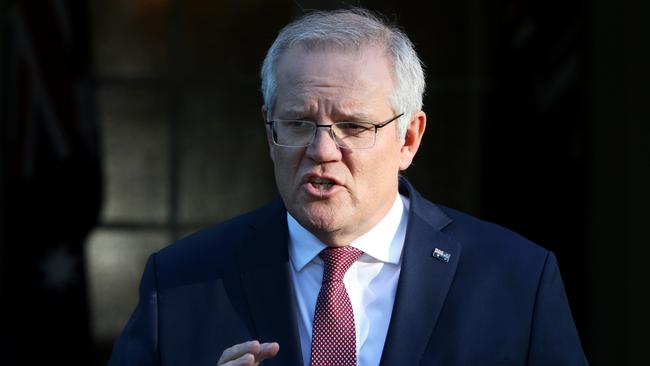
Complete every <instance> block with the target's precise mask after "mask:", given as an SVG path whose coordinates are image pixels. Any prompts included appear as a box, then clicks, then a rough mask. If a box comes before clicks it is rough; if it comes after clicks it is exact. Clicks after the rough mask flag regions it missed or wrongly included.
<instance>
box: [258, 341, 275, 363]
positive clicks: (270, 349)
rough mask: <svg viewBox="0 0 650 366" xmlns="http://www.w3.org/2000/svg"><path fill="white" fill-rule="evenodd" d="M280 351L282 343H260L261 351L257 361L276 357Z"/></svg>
mask: <svg viewBox="0 0 650 366" xmlns="http://www.w3.org/2000/svg"><path fill="white" fill-rule="evenodd" d="M279 351H280V345H279V344H278V343H277V342H270V343H262V344H261V345H260V353H259V354H258V357H257V362H262V361H264V360H266V359H269V358H273V357H275V356H276V355H277V354H278V352H279Z"/></svg>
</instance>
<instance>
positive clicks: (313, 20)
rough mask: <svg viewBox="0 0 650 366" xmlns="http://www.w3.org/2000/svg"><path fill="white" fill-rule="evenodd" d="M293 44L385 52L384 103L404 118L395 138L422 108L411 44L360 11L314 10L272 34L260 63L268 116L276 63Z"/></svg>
mask: <svg viewBox="0 0 650 366" xmlns="http://www.w3.org/2000/svg"><path fill="white" fill-rule="evenodd" d="M295 45H301V46H303V47H306V48H307V49H313V48H316V47H333V48H338V49H343V50H359V49H361V48H362V47H365V46H369V45H378V46H381V47H385V49H386V53H387V56H388V57H389V59H390V60H391V61H392V64H393V83H394V88H393V90H392V92H391V95H390V104H391V107H392V108H393V111H394V112H395V113H404V116H402V117H400V118H399V120H398V121H397V124H398V131H399V136H400V137H401V138H404V136H405V134H406V128H407V125H408V122H409V121H410V120H411V117H412V115H413V114H414V113H416V112H418V111H420V110H421V109H422V96H423V94H424V87H425V82H424V71H423V68H422V62H421V61H420V59H419V58H418V55H417V53H416V52H415V49H414V47H413V43H411V41H410V40H409V38H408V37H407V36H406V34H404V32H402V31H401V30H400V29H399V28H397V26H395V25H393V24H390V23H388V22H387V21H385V20H383V19H381V18H379V17H378V16H377V15H375V14H374V13H372V12H370V11H369V10H366V9H360V8H354V9H350V10H334V11H315V12H311V13H309V14H307V15H305V16H303V17H301V18H299V19H297V20H295V21H293V22H292V23H290V24H288V25H287V26H286V27H284V28H283V29H282V30H281V31H280V33H279V34H278V37H277V38H276V39H275V42H273V45H272V46H271V48H269V51H268V52H267V54H266V57H265V58H264V63H263V64H262V70H261V77H262V95H263V97H264V105H265V106H266V108H267V110H268V111H269V113H270V112H271V109H272V108H273V107H274V105H275V101H276V97H277V95H276V93H277V80H276V77H277V76H276V75H275V68H276V64H277V62H278V60H279V59H280V57H281V56H282V53H283V52H284V51H285V50H287V49H289V48H291V47H292V46H295Z"/></svg>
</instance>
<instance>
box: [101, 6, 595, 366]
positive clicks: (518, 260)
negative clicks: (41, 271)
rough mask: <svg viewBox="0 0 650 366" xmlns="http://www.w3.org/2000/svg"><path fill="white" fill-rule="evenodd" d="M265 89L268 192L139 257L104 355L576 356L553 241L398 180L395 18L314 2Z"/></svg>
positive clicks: (403, 122)
mask: <svg viewBox="0 0 650 366" xmlns="http://www.w3.org/2000/svg"><path fill="white" fill-rule="evenodd" d="M262 91H263V94H264V107H263V110H262V112H263V115H264V118H265V120H266V124H267V131H268V143H269V150H270V155H271V159H272V161H273V164H274V168H275V178H276V184H277V186H278V190H279V192H280V196H281V201H276V202H274V203H272V204H271V205H269V206H267V207H264V208H262V209H259V210H257V211H253V212H251V213H248V214H246V215H243V216H241V217H238V218H234V219H232V220H230V221H227V222H225V223H223V224H221V225H218V226H216V227H213V228H210V229H207V230H204V231H201V232H199V233H197V234H194V235H192V236H190V237H188V238H186V239H183V240H181V241H179V242H178V243H176V244H174V245H172V246H170V247H168V248H166V249H163V250H161V251H160V252H158V253H156V254H154V255H152V256H151V257H150V259H149V261H148V263H147V267H146V269H145V272H144V275H143V279H142V284H141V289H140V303H139V305H138V307H137V309H136V310H135V312H134V314H133V316H132V318H131V319H130V321H129V323H128V324H127V326H126V328H125V330H124V332H123V334H122V335H121V336H120V338H119V339H118V341H117V342H116V345H115V349H114V351H113V355H112V359H111V364H112V365H159V364H160V365H204V364H205V365H211V364H214V363H217V364H219V365H257V364H259V363H260V362H262V361H264V363H265V364H268V365H313V366H316V365H364V366H366V365H416V364H417V365H445V366H448V365H497V364H498V365H524V364H526V365H585V364H586V363H587V362H586V359H585V357H584V355H583V352H582V349H581V346H580V341H579V339H578V335H577V332H576V330H575V326H574V324H573V320H572V318H571V313H570V310H569V307H568V304H567V300H566V296H565V293H564V289H563V285H562V281H561V279H560V275H559V272H558V268H557V264H556V261H555V258H554V256H553V255H552V254H551V253H549V252H548V251H546V250H545V249H543V248H541V247H538V246H536V245H534V244H532V243H530V242H528V241H527V240H525V239H523V238H522V237H520V236H518V235H516V234H514V233H512V232H509V231H507V230H505V229H503V228H500V227H498V226H496V225H493V224H490V223H486V222H483V221H480V220H477V219H475V218H472V217H469V216H467V215H464V214H461V213H459V212H456V211H453V210H451V209H448V208H444V207H440V206H436V205H434V204H432V203H430V202H428V201H426V200H425V199H424V198H422V197H421V196H420V195H419V194H418V193H417V191H416V190H415V189H414V188H413V187H412V186H411V185H410V184H409V182H407V181H406V180H405V179H403V178H400V176H399V173H400V171H403V170H405V169H407V168H408V167H409V165H410V164H411V161H412V160H413V158H414V156H415V154H416V152H417V150H418V147H419V144H420V141H421V139H422V136H423V133H424V130H425V125H426V115H425V113H424V112H422V110H421V106H422V94H423V91H424V76H423V72H422V67H421V65H420V61H419V59H418V57H417V54H416V53H415V51H414V50H413V46H412V44H411V42H410V41H409V40H408V38H407V37H406V36H405V35H404V34H403V33H402V32H400V31H399V30H397V29H396V28H395V27H393V26H391V25H387V24H385V23H383V22H382V21H381V20H379V19H377V18H375V17H374V16H373V15H372V14H371V13H369V12H367V11H364V10H352V11H334V12H316V13H311V14H309V15H307V16H305V17H303V18H301V19H299V20H297V21H295V22H293V23H292V24H290V25H288V26H287V27H285V28H284V29H283V30H282V31H281V32H280V34H279V36H278V38H277V39H276V41H275V43H274V44H273V46H272V47H271V49H270V50H269V52H268V54H267V57H266V59H265V61H264V65H263V67H262ZM260 342H263V343H260Z"/></svg>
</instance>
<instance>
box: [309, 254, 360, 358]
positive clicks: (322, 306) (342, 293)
mask: <svg viewBox="0 0 650 366" xmlns="http://www.w3.org/2000/svg"><path fill="white" fill-rule="evenodd" d="M361 254H363V252H361V251H360V250H359V249H357V248H353V247H350V246H346V247H340V248H327V249H324V250H323V251H322V252H320V254H319V256H320V257H321V258H322V259H323V263H324V264H325V268H324V269H323V284H322V285H321V288H320V292H319V293H318V300H316V314H315V315H314V327H313V333H312V339H311V366H356V364H357V349H356V336H355V330H354V313H353V312H352V304H351V303H350V297H348V292H347V291H346V290H345V285H344V284H343V276H344V275H345V272H347V270H348V268H350V266H351V265H352V263H354V262H355V261H356V260H357V259H359V257H360V256H361Z"/></svg>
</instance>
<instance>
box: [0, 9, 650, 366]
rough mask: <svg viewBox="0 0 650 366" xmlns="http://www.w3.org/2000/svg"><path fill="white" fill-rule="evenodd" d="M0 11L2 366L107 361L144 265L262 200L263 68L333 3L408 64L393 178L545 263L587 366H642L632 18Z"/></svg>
mask: <svg viewBox="0 0 650 366" xmlns="http://www.w3.org/2000/svg"><path fill="white" fill-rule="evenodd" d="M0 4H1V5H0V42H1V43H0V119H1V121H2V123H1V125H0V174H1V179H0V203H1V204H0V239H1V241H0V337H1V339H0V354H2V356H0V359H1V360H2V361H0V363H2V364H3V365H14V364H39V363H43V362H47V363H49V364H67V365H103V364H105V363H106V361H107V359H108V356H109V354H110V350H111V347H112V342H113V340H114V339H115V337H116V336H117V334H118V333H119V331H120V330H121V329H122V327H123V326H124V324H125V322H126V320H127V319H128V317H129V315H130V313H131V311H132V310H133V308H134V306H135V304H136V301H137V286H138V282H139V279H140V275H141V273H142V270H143V266H144V261H145V260H146V258H147V256H148V255H149V254H150V253H151V252H152V251H155V250H157V249H158V248H161V247H163V246H165V245H167V244H169V243H170V242H172V241H174V240H176V239H178V238H180V237H183V236H185V235H187V234H189V233H191V232H193V231H195V230H197V229H199V228H201V227H204V226H207V225H211V224H213V223H218V222H220V221H222V220H224V219H226V218H228V217H231V216H233V215H236V214H239V213H242V212H245V211H248V210H250V209H252V208H255V207H257V206H260V205H262V204H264V203H265V202H267V201H269V200H271V199H272V198H273V197H274V196H275V195H276V191H275V186H274V181H273V178H272V170H271V168H272V167H271V164H270V160H269V159H268V157H267V148H266V146H265V137H264V128H263V124H262V118H261V114H260V105H261V103H262V101H261V96H260V93H259V78H258V71H259V67H260V65H261V62H262V59H263V57H264V55H265V52H266V50H267V48H268V47H269V46H270V44H271V42H272V41H273V39H274V38H275V36H276V34H277V32H278V30H279V29H280V28H281V27H282V26H283V25H285V24H286V23H287V22H288V21H290V20H291V19H293V18H294V17H296V16H299V15H300V14H303V12H304V11H305V9H331V8H338V7H344V6H348V5H362V6H365V7H368V8H370V9H373V10H377V11H380V12H381V13H383V14H385V15H386V16H387V17H388V18H389V19H391V20H394V21H396V22H398V23H399V24H400V25H401V26H403V27H404V29H405V30H406V32H407V34H408V35H409V36H410V37H411V39H412V40H413V42H414V43H415V45H416V48H417V50H418V52H419V54H420V56H421V58H422V60H423V61H424V63H425V64H426V67H427V68H426V73H427V86H428V87H427V93H426V97H425V107H424V109H425V111H426V112H427V114H428V116H429V124H428V126H427V133H426V135H425V137H424V141H423V146H422V149H421V151H420V153H419V155H418V157H417V158H416V160H415V163H414V166H413V167H412V168H410V169H409V170H408V171H407V172H406V174H405V175H406V176H407V177H408V178H409V179H410V180H411V181H412V182H413V183H414V184H415V186H416V187H418V189H419V190H420V191H421V193H423V195H424V196H426V197H428V198H429V199H431V200H433V201H435V202H438V203H442V204H444V205H448V206H451V207H455V208H457V209H460V210H464V211H467V212H469V213H472V214H474V215H476V216H479V217H481V218H483V219H487V220H491V221H495V222H497V223H499V224H501V225H504V226H506V227H509V228H511V229H514V230H516V231H518V232H520V233H522V234H523V235H525V236H527V237H528V238H530V239H532V240H534V241H536V242H538V243H539V244H541V245H543V246H544V247H546V248H548V249H550V250H553V251H554V252H555V253H556V255H557V257H558V260H559V262H560V268H561V270H562V275H563V277H564V281H565V284H566V288H567V292H568V295H569V300H570V302H571V306H572V310H573V315H574V318H575V320H576V324H577V326H578V330H579V332H580V335H581V338H582V341H583V345H584V348H585V350H586V353H587V356H588V358H589V359H590V361H591V363H592V364H593V365H648V364H650V352H649V349H650V336H649V333H650V332H649V331H648V329H650V315H649V313H650V311H649V309H650V286H649V285H650V281H649V280H650V261H649V258H650V256H649V255H650V253H649V249H648V248H649V247H650V225H649V224H648V220H649V219H650V214H648V208H649V207H650V193H649V191H650V189H649V187H650V171H649V167H650V147H649V146H650V143H649V142H648V141H650V112H649V111H650V109H649V108H648V104H649V103H650V93H649V85H650V73H649V69H650V66H649V65H650V40H649V38H650V27H649V26H648V21H649V20H650V9H649V7H650V6H649V5H650V2H647V1H645V2H642V1H638V2H633V1H605V0H593V1H586V0H584V1H578V0H562V1H559V0H546V1H522V0H494V1H489V2H488V1H485V0H440V1H430V2H422V1H415V0H401V1H399V2H394V1H388V0H374V1H316V0H312V1H310V0H295V1H290V0H276V1H271V0H218V1H216V0H215V1H208V0H111V1H108V0H104V1H99V0H96V1H71V0H50V1H37V0H24V1H11V0H0Z"/></svg>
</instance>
